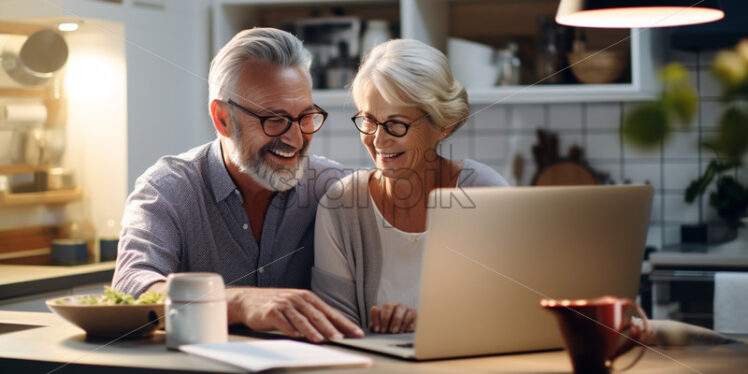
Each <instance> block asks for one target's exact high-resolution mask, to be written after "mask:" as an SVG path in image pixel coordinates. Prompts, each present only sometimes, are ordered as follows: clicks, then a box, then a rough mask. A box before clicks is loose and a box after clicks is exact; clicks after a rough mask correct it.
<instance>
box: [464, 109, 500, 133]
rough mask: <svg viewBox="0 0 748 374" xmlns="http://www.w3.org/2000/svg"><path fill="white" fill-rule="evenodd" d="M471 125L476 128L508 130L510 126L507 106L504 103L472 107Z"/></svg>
mask: <svg viewBox="0 0 748 374" xmlns="http://www.w3.org/2000/svg"><path fill="white" fill-rule="evenodd" d="M470 117H471V119H472V123H469V124H466V125H465V126H468V125H470V126H471V127H472V128H474V129H476V130H506V129H508V128H510V126H509V121H508V120H507V107H506V106H504V105H493V106H488V105H480V106H473V107H471V108H470Z"/></svg>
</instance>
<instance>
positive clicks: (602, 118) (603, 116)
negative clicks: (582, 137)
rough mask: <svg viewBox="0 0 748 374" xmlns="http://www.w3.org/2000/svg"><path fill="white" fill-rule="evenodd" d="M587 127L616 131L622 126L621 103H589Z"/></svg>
mask: <svg viewBox="0 0 748 374" xmlns="http://www.w3.org/2000/svg"><path fill="white" fill-rule="evenodd" d="M586 107H587V129H606V130H611V131H615V133H616V134H615V135H616V136H618V128H619V127H620V126H621V105H620V104H619V103H601V104H598V103H593V104H587V105H586Z"/></svg>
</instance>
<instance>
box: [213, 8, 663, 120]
mask: <svg viewBox="0 0 748 374" xmlns="http://www.w3.org/2000/svg"><path fill="white" fill-rule="evenodd" d="M557 6H558V1H554V0H533V1H521V0H501V1H480V0H379V1H369V0H359V1H356V0H332V1H314V0H282V1H278V0H214V1H213V52H214V53H215V52H216V51H217V50H218V48H220V47H221V46H223V45H224V44H225V43H226V42H227V41H228V40H229V39H230V38H231V37H232V36H233V35H234V34H235V33H236V32H238V31H240V30H242V29H246V28H251V27H254V26H272V27H281V28H282V27H284V26H287V25H288V24H289V21H293V20H298V19H303V18H314V17H329V16H334V15H345V16H354V17H359V18H360V19H362V20H368V19H374V18H379V19H385V20H388V21H391V22H394V23H395V25H394V26H393V27H392V29H394V30H395V31H397V33H396V34H394V35H393V36H395V37H402V38H413V39H417V40H421V41H423V42H425V43H428V44H430V45H432V46H435V47H437V48H439V49H441V50H442V51H445V52H446V46H447V40H448V38H449V37H460V38H464V39H469V40H474V41H480V42H482V43H484V44H489V45H491V46H493V47H495V48H500V47H502V45H505V43H506V42H507V41H517V42H519V43H520V45H524V46H525V48H522V47H521V48H520V50H521V51H524V53H522V55H523V57H524V61H523V65H525V66H532V65H534V60H535V59H536V57H535V55H536V53H535V50H536V49H537V47H533V45H537V43H538V40H537V39H538V35H537V34H538V30H537V29H538V22H539V21H538V20H539V18H538V17H541V16H545V17H546V18H547V19H552V17H553V16H554V15H555V11H556V7H557ZM549 17H550V18H549ZM567 32H571V31H567ZM576 33H577V34H580V32H579V31H577V32H576ZM585 34H586V38H587V41H588V45H591V44H594V43H597V47H596V49H597V48H605V47H610V48H612V49H619V50H620V49H624V50H625V52H627V54H628V61H624V63H625V64H627V65H628V69H627V73H626V74H624V78H623V79H622V80H620V81H617V83H609V84H580V83H576V84H544V83H543V82H541V83H539V84H535V83H536V82H537V81H539V80H540V79H537V78H532V79H529V77H528V79H529V80H525V81H524V82H522V83H523V84H522V85H516V86H496V87H484V88H474V87H467V89H468V95H469V98H470V102H471V103H472V104H517V103H548V102H595V101H639V100H648V99H652V98H654V97H655V92H656V90H657V80H656V79H655V70H656V69H657V65H658V63H659V61H660V60H661V56H660V54H659V51H660V50H661V48H657V47H656V43H655V42H656V41H657V40H658V38H659V35H658V33H657V32H656V31H652V30H645V29H632V30H630V31H628V30H623V31H621V30H618V31H610V30H599V29H598V30H595V29H589V30H587V31H586V33H585ZM523 43H524V44H523ZM567 44H568V43H567ZM559 68H560V69H563V68H564V66H559ZM561 74H565V75H567V76H568V75H569V73H568V72H565V70H564V71H562V72H561ZM546 81H547V80H546ZM313 96H314V99H315V102H317V103H318V104H320V105H323V106H329V107H336V106H345V105H350V103H351V102H352V101H351V98H350V95H349V93H348V91H347V90H345V89H332V90H327V89H326V90H314V92H313Z"/></svg>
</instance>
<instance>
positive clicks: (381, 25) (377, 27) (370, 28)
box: [361, 19, 390, 57]
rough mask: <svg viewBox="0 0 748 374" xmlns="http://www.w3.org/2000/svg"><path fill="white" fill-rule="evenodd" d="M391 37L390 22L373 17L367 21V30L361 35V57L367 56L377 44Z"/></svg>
mask: <svg viewBox="0 0 748 374" xmlns="http://www.w3.org/2000/svg"><path fill="white" fill-rule="evenodd" d="M389 39H390V29H389V24H388V23H387V21H385V20H381V19H372V20H368V21H366V31H364V34H363V35H362V36H361V57H363V56H365V55H366V54H367V53H369V51H371V50H372V49H373V48H374V47H376V46H377V45H379V44H381V43H383V42H386V41H387V40H389Z"/></svg>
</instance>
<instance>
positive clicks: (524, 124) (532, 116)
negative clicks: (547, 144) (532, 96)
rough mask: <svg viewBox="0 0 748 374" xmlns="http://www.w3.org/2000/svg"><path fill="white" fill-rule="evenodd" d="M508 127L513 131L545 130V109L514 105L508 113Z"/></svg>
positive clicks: (534, 106) (541, 106)
mask: <svg viewBox="0 0 748 374" xmlns="http://www.w3.org/2000/svg"><path fill="white" fill-rule="evenodd" d="M508 119H509V125H510V127H511V128H514V129H534V128H538V127H540V128H545V127H546V126H547V124H546V123H545V109H544V107H543V105H528V104H522V105H514V106H512V107H510V109H509V111H508Z"/></svg>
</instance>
